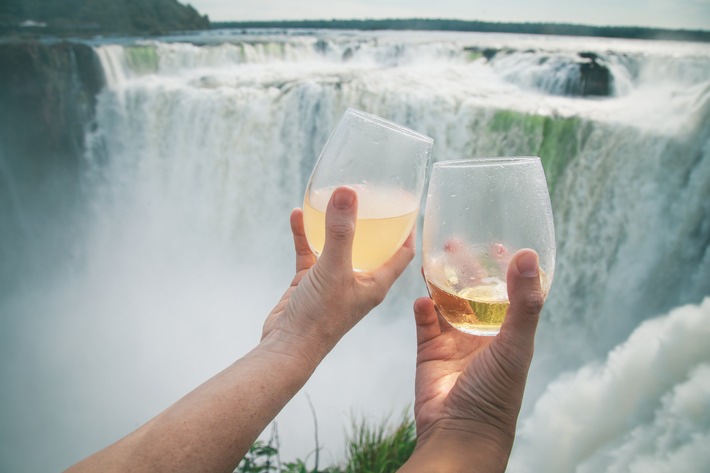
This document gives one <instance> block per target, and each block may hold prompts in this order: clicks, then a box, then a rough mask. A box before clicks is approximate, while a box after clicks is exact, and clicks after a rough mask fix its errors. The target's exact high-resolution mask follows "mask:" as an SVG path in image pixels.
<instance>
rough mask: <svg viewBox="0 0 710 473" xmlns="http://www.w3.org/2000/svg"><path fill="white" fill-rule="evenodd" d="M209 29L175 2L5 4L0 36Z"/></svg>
mask: <svg viewBox="0 0 710 473" xmlns="http://www.w3.org/2000/svg"><path fill="white" fill-rule="evenodd" d="M208 28H210V22H209V18H208V17H207V16H206V15H200V13H199V12H198V11H197V10H195V9H194V8H193V7H192V6H190V5H183V4H181V3H179V2H178V1H176V0H62V1H57V0H3V2H1V3H0V34H3V35H8V34H9V35H19V36H28V35H33V34H57V35H97V34H111V33H123V34H162V33H167V32H171V31H182V30H198V29H208Z"/></svg>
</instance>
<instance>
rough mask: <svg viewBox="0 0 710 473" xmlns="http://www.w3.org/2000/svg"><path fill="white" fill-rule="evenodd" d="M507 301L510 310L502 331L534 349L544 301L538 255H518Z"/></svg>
mask: <svg viewBox="0 0 710 473" xmlns="http://www.w3.org/2000/svg"><path fill="white" fill-rule="evenodd" d="M508 299H509V300H510V307H509V308H508V314H507V315H506V319H505V322H504V324H503V327H502V328H501V334H502V333H503V331H506V332H508V333H509V334H511V335H512V336H514V338H515V339H516V342H517V343H524V344H525V345H527V346H528V347H529V348H532V345H533V342H534V339H535V329H536V328H537V323H538V320H539V319H540V311H541V310H542V306H543V303H544V301H545V297H544V294H543V292H542V288H541V286H540V266H539V260H538V256H537V253H535V251H533V250H530V249H523V250H520V251H518V252H517V253H515V255H513V257H512V259H511V260H510V265H509V266H508Z"/></svg>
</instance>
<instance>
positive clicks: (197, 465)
mask: <svg viewBox="0 0 710 473" xmlns="http://www.w3.org/2000/svg"><path fill="white" fill-rule="evenodd" d="M287 349H293V350H295V349H296V347H295V346H294V347H290V346H288V345H286V346H284V344H283V343H281V342H280V341H274V340H272V339H266V340H263V341H262V343H260V344H259V346H257V347H256V348H255V349H254V350H252V351H251V352H249V353H248V354H247V355H245V356H244V357H243V358H241V359H239V360H238V361H236V362H235V363H234V364H232V365H231V366H229V367H228V368H227V369H225V370H224V371H222V372H221V373H219V374H217V375H216V376H215V377H213V378H212V379H210V380H208V381H207V382H205V383H204V384H202V385H201V386H199V387H198V388H197V389H195V390H194V391H192V392H191V393H189V394H188V395H187V396H185V397H184V398H182V399H180V400H179V401H178V402H177V403H175V404H174V405H172V406H171V407H169V408H168V409H166V410H165V411H163V412H162V413H161V414H159V415H158V416H157V417H155V418H154V419H152V420H151V421H150V422H148V423H147V424H145V425H144V426H142V427H141V428H139V429H138V430H136V431H134V432H133V433H131V434H129V435H128V436H127V437H125V438H123V439H121V440H120V441H118V442H117V443H115V444H113V445H111V446H109V447H107V448H106V449H104V450H102V451H100V452H98V453H96V454H95V455H93V456H91V457H89V458H87V459H86V460H84V461H82V462H81V463H79V464H77V465H75V466H74V467H72V468H71V469H70V470H68V471H70V472H81V471H102V472H104V471H105V472H111V471H135V472H140V471H146V472H147V471H150V472H160V471H171V472H177V471H185V472H198V471H210V472H213V471H215V472H216V471H225V472H232V471H234V468H235V467H236V465H237V463H238V462H239V460H240V459H241V458H242V457H243V456H244V454H245V453H246V452H247V451H248V449H249V447H250V446H251V445H252V443H253V442H254V440H255V439H256V438H257V437H258V435H259V434H260V433H261V432H262V431H263V429H264V428H265V427H266V426H267V425H268V424H269V422H271V420H272V419H273V418H274V417H275V416H276V415H277V414H278V413H279V411H280V410H281V409H282V408H283V407H284V405H285V404H286V403H287V402H288V401H289V400H290V399H291V398H292V397H293V396H294V395H295V394H296V393H297V392H298V390H299V389H300V388H301V387H302V386H303V385H304V384H305V382H306V381H307V380H308V378H309V377H310V375H311V374H312V372H313V370H314V369H315V366H316V364H317V363H313V362H304V360H303V359H302V358H300V357H299V356H298V355H297V354H296V355H290V354H288V353H287V351H288V350H287ZM323 355H324V354H323Z"/></svg>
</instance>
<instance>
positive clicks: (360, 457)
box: [235, 414, 416, 473]
mask: <svg viewBox="0 0 710 473" xmlns="http://www.w3.org/2000/svg"><path fill="white" fill-rule="evenodd" d="M274 432H276V431H275V430H274ZM415 445H416V431H415V426H414V420H413V419H412V418H411V417H410V416H409V415H408V414H404V415H403V416H402V419H401V420H400V421H399V422H398V423H396V424H395V425H389V422H388V421H387V420H385V421H383V422H381V423H380V424H379V425H373V424H371V423H368V422H367V421H365V420H364V419H363V420H360V421H353V424H352V426H351V432H350V433H349V434H348V436H347V439H346V458H345V460H344V461H343V463H342V464H338V465H330V466H327V467H325V468H323V469H321V467H320V465H319V464H318V450H316V452H315V465H314V466H313V467H309V466H308V465H307V462H308V460H309V459H308V457H306V458H305V459H297V460H295V461H293V462H282V461H281V459H280V456H279V447H280V445H279V439H278V434H277V433H275V434H272V437H271V439H269V441H268V442H266V441H263V440H257V441H256V442H255V443H254V444H253V445H252V447H251V448H250V449H249V452H248V453H247V454H246V456H245V457H244V459H243V460H242V461H241V463H239V466H238V467H237V469H236V470H235V473H393V472H395V471H397V470H398V469H399V467H401V466H402V465H403V464H404V462H406V461H407V459H408V458H409V456H410V455H411V454H412V451H413V450H414V446H415ZM310 463H313V462H310Z"/></svg>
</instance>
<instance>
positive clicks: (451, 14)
mask: <svg viewBox="0 0 710 473" xmlns="http://www.w3.org/2000/svg"><path fill="white" fill-rule="evenodd" d="M185 3H187V4H190V5H191V6H193V7H194V8H195V9H196V10H197V11H199V12H200V14H202V15H207V16H208V17H209V19H210V21H211V22H215V23H226V22H252V21H254V22H279V21H329V20H355V21H368V20H393V19H412V20H414V19H426V20H451V21H467V22H475V21H478V22H484V23H547V24H569V25H579V26H594V27H620V28H624V27H626V28H655V29H671V30H694V31H710V0H650V1H644V0H629V1H628V2H625V3H624V4H619V3H618V2H614V1H611V0H602V1H601V2H598V3H597V4H595V5H589V4H588V3H587V2H584V1H582V0H570V1H568V2H566V3H564V4H559V3H557V2H556V1H555V0H537V1H535V2H525V1H524V0H508V1H506V2H499V3H497V4H494V5H490V4H487V3H486V2H478V4H476V2H475V1H474V2H471V3H468V4H463V2H460V1H458V0H440V1H439V2H436V4H435V5H432V4H431V2H425V1H423V0H411V1H409V2H404V1H403V0H379V1H378V0H347V1H345V2H338V3H337V4H335V3H334V2H327V1H325V0H304V1H303V2H301V3H299V4H298V5H297V6H294V5H293V4H292V3H290V2H287V1H285V0H267V1H264V2H260V3H257V4H254V3H249V4H247V3H246V2H242V1H240V0H237V1H230V0H191V1H188V2H185Z"/></svg>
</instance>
